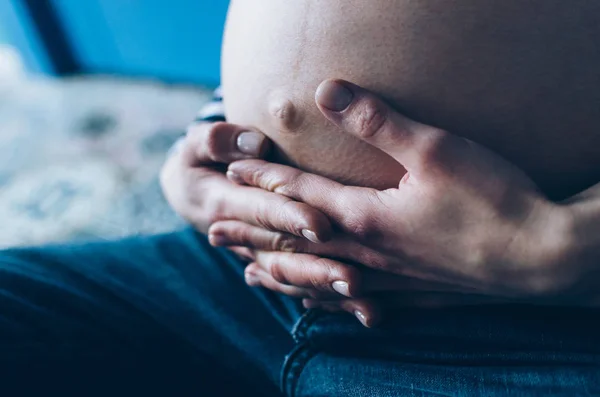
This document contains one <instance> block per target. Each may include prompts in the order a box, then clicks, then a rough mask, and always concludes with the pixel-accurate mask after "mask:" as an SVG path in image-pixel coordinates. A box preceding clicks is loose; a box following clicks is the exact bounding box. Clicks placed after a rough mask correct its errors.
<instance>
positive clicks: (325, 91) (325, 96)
mask: <svg viewBox="0 0 600 397" xmlns="http://www.w3.org/2000/svg"><path fill="white" fill-rule="evenodd" d="M315 97H316V100H317V103H319V104H320V105H321V106H323V107H325V108H327V109H329V110H332V111H334V112H341V111H342V110H344V109H346V108H347V107H348V105H350V103H351V102H352V99H353V98H354V94H353V93H352V91H350V90H349V89H348V88H347V87H346V86H344V85H343V84H341V83H339V82H337V81H332V80H327V81H324V82H323V83H321V85H320V86H319V88H317V93H316V95H315Z"/></svg>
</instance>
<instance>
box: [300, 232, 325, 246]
mask: <svg viewBox="0 0 600 397" xmlns="http://www.w3.org/2000/svg"><path fill="white" fill-rule="evenodd" d="M302 235H303V236H304V237H306V239H307V240H308V241H312V242H313V243H316V244H320V243H321V240H319V238H318V237H317V233H315V232H313V231H312V230H308V229H302Z"/></svg>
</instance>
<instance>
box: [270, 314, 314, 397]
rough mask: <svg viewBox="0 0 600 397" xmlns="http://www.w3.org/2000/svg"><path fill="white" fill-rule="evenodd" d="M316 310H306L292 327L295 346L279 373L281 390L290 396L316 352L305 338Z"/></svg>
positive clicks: (292, 394)
mask: <svg viewBox="0 0 600 397" xmlns="http://www.w3.org/2000/svg"><path fill="white" fill-rule="evenodd" d="M318 317H319V312H318V311H317V310H307V311H306V312H304V313H303V314H302V316H301V317H300V318H299V319H298V321H297V322H296V324H295V325H294V327H293V328H292V331H291V335H292V338H293V339H294V342H295V343H296V346H294V348H293V349H292V351H291V352H290V353H289V354H288V355H287V357H286V358H285V361H284V363H283V366H282V368H281V375H280V381H279V383H280V388H281V391H282V392H283V393H284V394H285V395H288V396H290V397H293V396H294V395H295V394H296V384H297V382H298V379H299V378H300V374H301V373H302V371H303V370H304V367H305V366H306V364H307V363H308V361H309V360H310V359H311V358H312V357H313V356H314V355H315V354H316V351H315V349H314V346H313V344H312V343H311V341H310V340H309V339H308V338H307V335H308V330H309V327H310V326H311V325H312V324H313V323H314V322H315V321H316V320H317V319H318Z"/></svg>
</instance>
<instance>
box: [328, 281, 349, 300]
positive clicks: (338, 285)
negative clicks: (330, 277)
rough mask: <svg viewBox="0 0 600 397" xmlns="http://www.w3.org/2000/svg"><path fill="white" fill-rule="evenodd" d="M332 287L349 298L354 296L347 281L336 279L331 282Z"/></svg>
mask: <svg viewBox="0 0 600 397" xmlns="http://www.w3.org/2000/svg"><path fill="white" fill-rule="evenodd" d="M331 287H332V288H333V289H334V290H335V291H336V292H337V293H339V294H342V295H344V296H346V297H348V298H352V296H351V295H350V287H349V286H348V283H347V282H345V281H334V282H333V283H331Z"/></svg>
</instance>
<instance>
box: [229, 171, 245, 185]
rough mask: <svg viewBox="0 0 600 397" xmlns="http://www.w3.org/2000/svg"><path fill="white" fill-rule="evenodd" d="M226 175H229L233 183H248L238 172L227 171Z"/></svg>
mask: <svg viewBox="0 0 600 397" xmlns="http://www.w3.org/2000/svg"><path fill="white" fill-rule="evenodd" d="M225 175H227V179H229V180H230V181H231V182H233V183H237V184H238V185H245V184H246V182H244V180H243V179H242V177H241V176H239V175H238V174H236V173H235V172H233V171H227V172H226V173H225Z"/></svg>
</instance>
